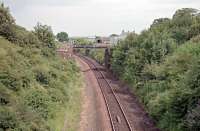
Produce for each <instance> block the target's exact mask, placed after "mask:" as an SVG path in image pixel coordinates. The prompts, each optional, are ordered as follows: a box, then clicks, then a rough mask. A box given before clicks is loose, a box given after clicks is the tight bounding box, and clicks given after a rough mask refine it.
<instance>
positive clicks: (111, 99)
mask: <svg viewBox="0 0 200 131" xmlns="http://www.w3.org/2000/svg"><path fill="white" fill-rule="evenodd" d="M79 57H80V58H81V59H82V60H83V61H85V62H86V63H87V64H88V65H89V67H90V69H91V70H93V72H94V75H95V77H96V79H97V81H98V84H99V86H100V89H101V92H102V95H103V98H104V100H105V103H106V107H107V110H108V114H109V118H110V123H111V126H112V130H113V131H134V130H133V129H132V127H131V126H130V123H129V121H128V119H127V116H126V114H125V112H124V110H123V107H122V104H121V103H120V101H119V99H118V97H117V95H116V94H115V92H114V91H113V89H112V87H111V86H110V84H109V82H108V81H107V80H106V77H105V75H104V74H103V71H102V70H103V69H102V68H100V67H99V65H97V63H95V62H94V61H91V60H90V59H89V58H87V57H85V56H80V55H79Z"/></svg>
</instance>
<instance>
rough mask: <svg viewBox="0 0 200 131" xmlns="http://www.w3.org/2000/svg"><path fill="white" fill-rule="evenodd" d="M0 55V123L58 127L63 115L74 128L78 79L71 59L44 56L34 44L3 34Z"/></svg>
mask: <svg viewBox="0 0 200 131" xmlns="http://www.w3.org/2000/svg"><path fill="white" fill-rule="evenodd" d="M0 58H1V59H0V90H1V92H0V97H1V99H2V101H1V103H0V104H1V107H0V109H1V112H0V115H1V116H2V117H1V119H2V120H3V121H5V122H8V123H1V124H0V127H3V129H15V130H41V131H45V130H55V131H60V130H61V129H62V128H63V126H64V121H65V119H66V120H67V124H68V126H67V130H69V131H75V130H76V129H77V125H78V124H77V123H78V122H79V115H80V106H81V103H80V91H81V84H82V80H81V76H80V73H79V69H78V67H77V66H76V64H75V62H74V61H73V60H68V61H64V60H62V59H61V58H60V57H58V56H51V57H46V56H43V55H42V53H41V50H40V49H38V48H25V47H20V46H17V45H15V44H13V43H11V42H9V41H7V40H6V39H4V38H0ZM7 119H9V120H10V122H9V121H7ZM2 124H3V125H2Z"/></svg>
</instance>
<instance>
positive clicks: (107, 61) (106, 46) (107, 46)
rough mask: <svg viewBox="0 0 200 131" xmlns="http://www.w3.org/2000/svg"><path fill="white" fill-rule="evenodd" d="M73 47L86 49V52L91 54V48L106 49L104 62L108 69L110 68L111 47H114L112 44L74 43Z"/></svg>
mask: <svg viewBox="0 0 200 131" xmlns="http://www.w3.org/2000/svg"><path fill="white" fill-rule="evenodd" d="M72 47H73V49H86V51H85V52H86V53H85V54H89V49H95V48H97V49H105V52H104V64H105V67H106V68H107V69H109V68H110V57H111V51H110V48H111V47H112V45H111V44H94V45H73V46H72Z"/></svg>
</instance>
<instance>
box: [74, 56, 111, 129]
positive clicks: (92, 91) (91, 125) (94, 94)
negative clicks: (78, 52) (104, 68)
mask: <svg viewBox="0 0 200 131" xmlns="http://www.w3.org/2000/svg"><path fill="white" fill-rule="evenodd" d="M75 60H76V61H77V63H78V64H79V66H80V69H81V71H82V73H83V76H84V80H85V88H84V91H83V104H82V105H83V106H82V112H81V121H80V128H79V131H111V130H112V129H111V125H110V119H109V117H108V112H107V109H106V106H105V102H104V100H103V97H102V94H101V91H100V88H99V85H98V82H97V80H96V78H95V76H94V74H93V72H92V71H91V70H90V68H89V66H88V65H87V64H86V63H85V62H83V61H82V60H81V59H80V58H79V57H76V56H75Z"/></svg>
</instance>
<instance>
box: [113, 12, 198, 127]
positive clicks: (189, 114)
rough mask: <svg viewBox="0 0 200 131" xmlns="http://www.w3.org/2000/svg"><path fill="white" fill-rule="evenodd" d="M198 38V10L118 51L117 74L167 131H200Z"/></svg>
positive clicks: (164, 22) (134, 37) (163, 22)
mask: <svg viewBox="0 0 200 131" xmlns="http://www.w3.org/2000/svg"><path fill="white" fill-rule="evenodd" d="M199 36H200V14H199V11H198V10H195V9H189V8H186V9H181V10H178V11H177V12H176V13H175V14H174V16H173V18H172V19H168V18H160V19H156V20H155V21H154V22H153V24H152V25H151V26H150V28H149V29H148V30H145V31H143V32H142V33H141V34H139V35H138V34H135V33H132V34H130V35H129V36H128V37H127V38H126V39H125V40H124V41H122V42H120V43H119V44H118V46H116V47H115V48H114V49H113V54H112V63H111V68H112V70H113V71H114V72H115V73H116V75H118V76H120V78H121V79H122V80H124V81H126V82H128V83H129V84H130V85H132V87H133V90H134V91H135V93H136V94H137V95H138V96H139V97H140V100H141V101H142V102H143V103H144V105H145V107H146V109H147V111H148V112H149V113H150V115H151V116H152V117H153V118H154V119H155V120H156V121H157V125H158V127H160V128H161V129H162V130H164V131H197V130H200V61H199V59H200V37H199Z"/></svg>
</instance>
